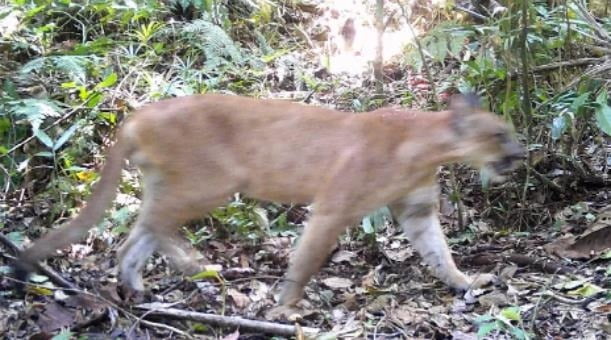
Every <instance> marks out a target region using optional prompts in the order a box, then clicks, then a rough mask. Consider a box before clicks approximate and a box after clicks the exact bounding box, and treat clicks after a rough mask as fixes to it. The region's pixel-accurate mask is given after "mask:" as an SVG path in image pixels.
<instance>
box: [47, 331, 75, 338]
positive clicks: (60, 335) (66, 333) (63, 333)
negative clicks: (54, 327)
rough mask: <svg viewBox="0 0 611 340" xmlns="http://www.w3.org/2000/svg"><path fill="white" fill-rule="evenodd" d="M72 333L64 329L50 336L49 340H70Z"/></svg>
mask: <svg viewBox="0 0 611 340" xmlns="http://www.w3.org/2000/svg"><path fill="white" fill-rule="evenodd" d="M72 335H73V334H72V332H71V331H70V330H69V329H64V330H62V331H61V332H59V333H58V334H57V335H56V336H54V337H52V338H51V340H70V339H72Z"/></svg>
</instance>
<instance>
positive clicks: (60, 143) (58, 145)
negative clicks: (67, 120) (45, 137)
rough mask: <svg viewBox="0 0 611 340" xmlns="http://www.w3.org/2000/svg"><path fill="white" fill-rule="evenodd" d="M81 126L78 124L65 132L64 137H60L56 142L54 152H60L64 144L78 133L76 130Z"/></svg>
mask: <svg viewBox="0 0 611 340" xmlns="http://www.w3.org/2000/svg"><path fill="white" fill-rule="evenodd" d="M79 125H80V124H78V123H76V124H74V125H72V126H71V127H70V128H68V130H66V131H64V133H62V135H61V136H59V138H58V139H57V140H56V141H55V144H53V151H57V150H59V148H61V147H62V146H63V145H64V143H66V142H67V141H68V139H70V137H72V135H73V134H74V133H75V132H76V129H78V127H79Z"/></svg>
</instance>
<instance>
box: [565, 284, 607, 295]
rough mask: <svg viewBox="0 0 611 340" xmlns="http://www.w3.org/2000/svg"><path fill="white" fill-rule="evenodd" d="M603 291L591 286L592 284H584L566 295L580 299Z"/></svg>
mask: <svg viewBox="0 0 611 340" xmlns="http://www.w3.org/2000/svg"><path fill="white" fill-rule="evenodd" d="M602 291H604V289H603V288H601V287H599V286H597V285H595V284H592V283H586V284H584V285H583V286H581V287H579V288H577V289H575V290H571V291H569V292H568V293H567V294H569V295H576V296H581V297H589V296H592V295H595V294H597V293H600V292H602Z"/></svg>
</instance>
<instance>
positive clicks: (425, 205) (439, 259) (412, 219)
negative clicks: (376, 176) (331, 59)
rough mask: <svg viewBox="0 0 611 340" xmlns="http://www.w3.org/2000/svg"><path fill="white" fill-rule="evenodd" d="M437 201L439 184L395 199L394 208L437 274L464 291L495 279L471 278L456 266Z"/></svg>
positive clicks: (481, 276) (404, 227)
mask: <svg viewBox="0 0 611 340" xmlns="http://www.w3.org/2000/svg"><path fill="white" fill-rule="evenodd" d="M437 202H438V187H437V185H434V184H432V185H430V186H428V187H425V188H421V189H418V190H416V191H414V192H413V193H411V194H410V195H409V196H407V197H405V198H402V199H400V200H397V201H395V202H393V203H392V204H391V205H390V209H391V211H392V214H393V216H394V217H395V219H396V220H397V221H398V222H399V223H400V225H401V227H402V228H403V231H404V232H405V234H406V236H407V238H408V239H409V241H410V242H411V243H412V246H413V247H414V248H415V249H416V251H417V252H418V253H419V254H420V256H422V258H423V260H424V262H425V263H426V264H428V265H429V266H430V267H431V268H432V270H433V273H434V275H435V276H436V277H437V278H439V279H440V280H441V281H443V282H445V283H446V284H447V285H449V286H450V287H452V288H454V289H458V290H461V291H464V290H468V289H471V288H478V287H480V286H484V285H487V284H488V283H490V282H491V281H493V280H494V278H495V276H494V275H492V274H479V275H477V276H475V277H473V278H471V277H469V276H467V275H465V274H464V273H463V272H461V271H460V270H459V269H458V268H457V267H456V264H455V263H454V259H452V254H451V253H450V248H449V247H448V244H447V242H446V239H445V236H444V234H443V231H442V229H441V225H440V223H439V217H438V215H437V211H438V208H437Z"/></svg>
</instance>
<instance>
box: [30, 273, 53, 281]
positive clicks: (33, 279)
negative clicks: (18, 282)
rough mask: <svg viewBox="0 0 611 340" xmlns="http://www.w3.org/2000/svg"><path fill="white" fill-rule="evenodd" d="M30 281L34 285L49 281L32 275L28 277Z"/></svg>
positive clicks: (37, 275)
mask: <svg viewBox="0 0 611 340" xmlns="http://www.w3.org/2000/svg"><path fill="white" fill-rule="evenodd" d="M30 281H32V282H35V283H43V282H47V281H49V278H48V277H46V276H44V275H40V274H32V275H30Z"/></svg>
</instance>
